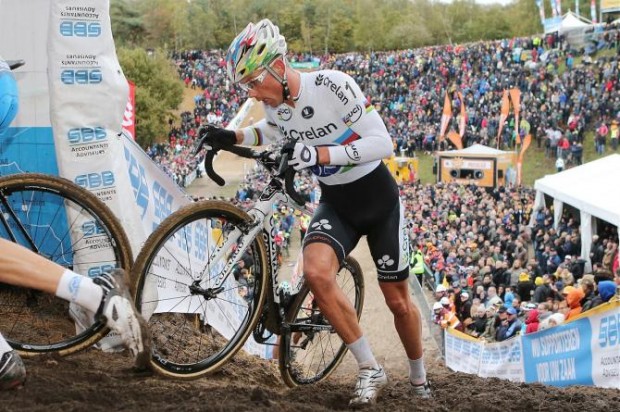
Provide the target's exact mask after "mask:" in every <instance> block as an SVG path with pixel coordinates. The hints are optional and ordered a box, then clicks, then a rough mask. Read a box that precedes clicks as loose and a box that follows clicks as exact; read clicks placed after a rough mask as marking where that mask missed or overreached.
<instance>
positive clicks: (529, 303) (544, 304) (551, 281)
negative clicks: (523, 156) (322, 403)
mask: <svg viewBox="0 0 620 412" xmlns="http://www.w3.org/2000/svg"><path fill="white" fill-rule="evenodd" d="M404 194H405V196H406V198H407V202H408V203H409V207H408V210H410V216H409V217H410V218H411V221H410V223H409V228H410V232H411V233H410V237H411V239H412V240H413V242H414V244H415V245H416V246H417V247H418V248H420V249H421V250H423V251H424V255H425V259H426V264H427V266H428V267H429V268H430V270H431V271H432V273H433V275H434V279H433V284H434V285H435V298H436V302H435V303H434V306H433V312H434V321H435V323H437V324H438V325H440V326H441V327H444V328H455V329H457V330H459V331H462V332H465V333H468V334H470V335H472V336H474V337H476V338H481V339H484V340H486V341H503V340H505V339H509V338H511V337H514V336H516V335H517V334H525V333H531V332H536V331H538V330H543V329H545V328H549V327H551V326H554V325H558V324H560V323H562V322H564V321H566V320H569V319H571V318H573V317H575V316H577V315H578V314H580V313H582V312H585V311H587V310H589V309H592V308H593V307H596V306H598V305H600V304H602V303H605V302H608V301H609V300H610V299H612V298H613V296H614V295H615V294H616V293H618V291H619V290H620V289H618V288H620V269H619V256H618V231H617V228H615V227H614V226H610V225H604V224H603V223H602V222H601V227H600V230H599V231H598V232H599V234H598V235H595V236H594V237H593V239H592V246H591V250H590V251H589V259H590V261H591V270H588V271H587V272H586V271H585V263H586V262H585V260H584V259H582V258H581V256H583V254H582V251H581V234H580V230H579V222H578V221H577V220H576V219H575V217H573V216H571V211H566V213H565V215H564V216H563V217H562V218H561V220H560V222H558V224H557V225H554V221H553V214H552V211H551V210H549V209H548V208H543V209H541V210H538V211H533V210H532V205H533V191H532V190H531V189H527V188H502V187H500V188H499V189H498V190H495V191H492V192H489V191H487V190H485V189H483V188H478V187H476V186H463V185H456V184H448V185H443V184H437V185H434V186H430V185H428V186H425V187H417V188H409V189H405V191H404Z"/></svg>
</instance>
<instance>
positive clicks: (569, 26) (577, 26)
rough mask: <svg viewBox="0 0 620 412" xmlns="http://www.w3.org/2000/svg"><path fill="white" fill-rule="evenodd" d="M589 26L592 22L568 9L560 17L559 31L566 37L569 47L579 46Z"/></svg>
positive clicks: (581, 44)
mask: <svg viewBox="0 0 620 412" xmlns="http://www.w3.org/2000/svg"><path fill="white" fill-rule="evenodd" d="M590 27H592V23H591V22H590V21H589V20H586V19H584V18H583V17H580V16H577V15H576V14H575V13H573V12H572V11H569V12H568V13H566V14H565V15H564V16H563V17H562V23H561V24H560V28H559V32H560V35H564V36H565V37H566V41H567V42H568V44H570V45H571V47H574V48H581V47H583V46H584V44H585V34H586V30H587V29H589V28H590Z"/></svg>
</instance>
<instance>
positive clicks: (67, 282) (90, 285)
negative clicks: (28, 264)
mask: <svg viewBox="0 0 620 412" xmlns="http://www.w3.org/2000/svg"><path fill="white" fill-rule="evenodd" d="M56 296H58V297H59V298H62V299H65V300H68V301H69V302H72V303H76V304H78V305H80V306H81V307H83V308H85V309H87V310H89V311H91V312H93V313H97V309H99V305H100V304H101V299H102V298H103V289H102V288H101V286H99V285H97V284H95V282H93V280H92V279H91V278H89V277H87V276H82V275H80V274H77V273H75V272H72V271H70V270H69V269H67V270H65V272H64V273H63V274H62V277H61V278H60V282H58V287H57V288H56Z"/></svg>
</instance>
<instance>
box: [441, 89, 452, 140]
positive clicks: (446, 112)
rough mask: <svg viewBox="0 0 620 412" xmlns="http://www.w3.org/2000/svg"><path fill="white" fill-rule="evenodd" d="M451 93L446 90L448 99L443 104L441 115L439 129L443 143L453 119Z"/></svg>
mask: <svg viewBox="0 0 620 412" xmlns="http://www.w3.org/2000/svg"><path fill="white" fill-rule="evenodd" d="M448 94H449V92H448V91H447V90H446V97H445V99H444V102H443V113H442V115H441V126H440V127H439V141H443V139H444V136H445V135H446V130H447V129H448V124H449V123H450V119H451V118H452V102H451V101H450V97H449V96H448Z"/></svg>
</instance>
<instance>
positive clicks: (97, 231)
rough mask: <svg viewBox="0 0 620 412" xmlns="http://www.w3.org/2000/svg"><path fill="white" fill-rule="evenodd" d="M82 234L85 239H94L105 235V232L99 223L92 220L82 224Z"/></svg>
mask: <svg viewBox="0 0 620 412" xmlns="http://www.w3.org/2000/svg"><path fill="white" fill-rule="evenodd" d="M82 233H84V237H93V236H99V235H103V234H105V230H103V228H102V227H101V225H100V224H99V222H96V221H94V220H90V221H88V222H84V223H82Z"/></svg>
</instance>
